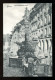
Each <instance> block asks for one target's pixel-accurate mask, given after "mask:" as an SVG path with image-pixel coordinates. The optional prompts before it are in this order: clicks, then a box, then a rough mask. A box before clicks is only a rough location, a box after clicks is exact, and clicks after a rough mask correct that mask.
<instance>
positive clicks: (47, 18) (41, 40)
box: [11, 3, 52, 56]
mask: <svg viewBox="0 0 55 80" xmlns="http://www.w3.org/2000/svg"><path fill="white" fill-rule="evenodd" d="M18 24H19V23H18ZM20 25H21V27H20V30H19V32H17V30H18V29H16V30H15V32H14V34H13V36H12V39H11V45H12V46H13V43H14V42H22V41H25V34H27V41H28V42H29V43H30V45H31V46H32V47H33V48H34V49H35V50H36V46H39V47H40V49H41V51H42V53H44V55H45V56H46V55H47V56H49V55H51V56H52V3H36V5H35V6H34V7H33V8H32V9H31V10H30V11H29V10H28V9H27V8H26V10H25V15H24V16H23V20H22V21H21V22H20ZM18 26H19V25H18ZM14 37H16V38H15V39H14ZM13 41H14V42H13ZM37 43H38V44H37ZM15 44H16V43H15ZM12 46H11V47H12ZM12 48H13V47H12ZM14 54H15V53H14ZM36 54H37V53H36Z"/></svg>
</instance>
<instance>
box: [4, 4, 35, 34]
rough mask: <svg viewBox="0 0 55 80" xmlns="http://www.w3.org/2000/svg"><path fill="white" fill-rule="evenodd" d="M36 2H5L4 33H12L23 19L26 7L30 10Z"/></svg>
mask: <svg viewBox="0 0 55 80" xmlns="http://www.w3.org/2000/svg"><path fill="white" fill-rule="evenodd" d="M35 4H36V3H25V4H24V3H19V4H18V3H15V4H14V3H4V4H3V34H11V31H12V30H13V28H14V26H15V25H16V23H18V22H20V21H21V20H22V19H23V16H24V11H25V8H26V7H27V8H28V9H29V10H31V8H33V7H34V5H35Z"/></svg>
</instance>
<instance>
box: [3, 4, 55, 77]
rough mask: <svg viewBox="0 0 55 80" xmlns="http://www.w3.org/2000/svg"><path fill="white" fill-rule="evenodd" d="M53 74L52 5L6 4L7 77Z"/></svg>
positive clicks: (4, 9) (5, 67)
mask: <svg viewBox="0 0 55 80" xmlns="http://www.w3.org/2000/svg"><path fill="white" fill-rule="evenodd" d="M52 73H53V71H52V3H3V77H52V76H53V75H52Z"/></svg>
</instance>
